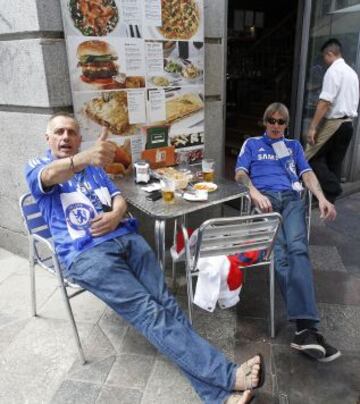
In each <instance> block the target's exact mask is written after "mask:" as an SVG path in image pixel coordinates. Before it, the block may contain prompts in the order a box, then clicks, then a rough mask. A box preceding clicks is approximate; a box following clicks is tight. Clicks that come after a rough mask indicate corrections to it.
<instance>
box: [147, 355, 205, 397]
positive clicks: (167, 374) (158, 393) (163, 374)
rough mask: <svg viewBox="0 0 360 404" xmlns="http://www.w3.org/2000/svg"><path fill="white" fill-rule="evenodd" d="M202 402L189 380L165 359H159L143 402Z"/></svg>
mask: <svg viewBox="0 0 360 404" xmlns="http://www.w3.org/2000/svg"><path fill="white" fill-rule="evenodd" d="M170 402H171V403H176V404H189V403H191V404H200V403H201V401H200V399H199V397H198V396H197V394H196V393H195V391H194V390H193V388H192V387H191V385H190V383H189V382H188V380H187V379H186V378H185V376H183V375H182V374H181V373H180V371H179V370H178V369H177V368H176V367H175V366H174V365H172V364H171V363H170V362H168V361H165V360H162V359H160V360H157V361H156V362H155V365H154V369H153V371H152V374H151V376H150V379H149V381H148V384H147V386H146V389H145V392H144V395H143V399H142V403H143V404H169V403H170Z"/></svg>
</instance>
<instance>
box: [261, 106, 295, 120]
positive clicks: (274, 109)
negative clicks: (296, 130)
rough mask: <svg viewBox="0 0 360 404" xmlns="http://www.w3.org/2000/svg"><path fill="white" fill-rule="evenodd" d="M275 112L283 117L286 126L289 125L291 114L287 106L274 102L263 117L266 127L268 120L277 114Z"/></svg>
mask: <svg viewBox="0 0 360 404" xmlns="http://www.w3.org/2000/svg"><path fill="white" fill-rule="evenodd" d="M275 112H278V113H279V114H280V115H281V116H282V117H283V119H284V120H285V121H286V125H288V124H289V120H290V114H289V110H288V108H287V106H286V105H284V104H282V103H281V102H273V103H272V104H270V105H269V106H268V107H267V108H266V110H265V112H264V116H263V124H264V125H266V121H267V119H268V118H271V117H272V116H273V115H274V114H275Z"/></svg>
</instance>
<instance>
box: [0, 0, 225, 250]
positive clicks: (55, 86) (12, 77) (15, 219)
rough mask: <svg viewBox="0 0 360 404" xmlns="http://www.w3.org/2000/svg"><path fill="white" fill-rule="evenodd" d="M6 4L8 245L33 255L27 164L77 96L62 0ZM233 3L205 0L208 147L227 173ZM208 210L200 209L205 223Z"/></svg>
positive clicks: (0, 230) (3, 109)
mask: <svg viewBox="0 0 360 404" xmlns="http://www.w3.org/2000/svg"><path fill="white" fill-rule="evenodd" d="M3 3H4V4H3V7H2V10H1V11H0V60H1V64H0V66H1V80H0V120H1V126H0V138H1V148H0V178H1V180H0V247H2V248H5V249H8V250H10V251H12V252H14V253H17V254H21V255H26V254H27V248H28V245H27V239H26V236H25V233H24V230H23V225H22V221H21V218H20V214H19V209H18V199H19V196H20V195H21V194H23V193H24V192H25V191H26V190H27V187H26V184H25V181H24V176H23V170H24V165H25V163H26V161H27V160H28V159H29V158H31V157H33V156H36V155H40V154H43V152H44V150H45V149H46V144H45V142H44V136H43V133H44V130H45V127H46V121H47V119H48V117H49V116H50V115H51V114H52V113H54V112H56V111H57V110H69V111H71V109H72V102H71V92H70V85H69V77H68V70H67V59H66V52H65V44H64V38H63V37H64V35H63V28H62V21H61V12H60V2H59V0H21V1H16V2H10V1H9V2H7V1H6V2H5V1H4V2H3ZM225 7H226V2H224V0H205V36H206V47H205V58H206V82H205V86H206V91H205V92H206V112H205V115H206V145H205V146H206V155H207V156H208V157H214V158H216V160H217V162H218V165H217V167H218V169H219V171H220V170H221V168H222V165H223V150H224V133H223V122H224V108H223V105H224V103H223V93H222V91H223V87H222V86H223V80H224V47H223V44H224V31H225V29H224V26H225V21H226V19H225ZM207 214H208V213H207ZM201 216H202V215H200V216H198V215H197V221H199V220H201V218H202V217H201ZM203 217H205V213H204V215H203ZM140 219H141V218H140ZM142 222H145V221H144V220H142ZM147 223H148V221H147ZM143 231H145V234H146V235H147V236H148V238H149V240H150V241H151V238H152V225H151V224H150V223H148V224H147V226H145V225H144V228H143Z"/></svg>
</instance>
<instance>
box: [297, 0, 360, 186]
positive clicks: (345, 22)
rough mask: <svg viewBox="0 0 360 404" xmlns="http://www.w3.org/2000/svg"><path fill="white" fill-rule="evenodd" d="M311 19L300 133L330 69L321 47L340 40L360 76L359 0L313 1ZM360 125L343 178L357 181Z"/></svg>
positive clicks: (355, 133) (359, 172) (351, 64)
mask: <svg viewBox="0 0 360 404" xmlns="http://www.w3.org/2000/svg"><path fill="white" fill-rule="evenodd" d="M311 3H312V4H311V19H310V27H309V41H308V53H307V65H306V78H305V83H304V97H303V106H302V119H301V131H300V134H301V135H304V134H305V133H306V131H307V128H308V125H309V123H310V120H311V118H312V117H313V115H314V112H315V107H316V103H317V101H318V99H319V94H320V90H321V85H322V79H323V76H324V74H325V71H326V66H325V65H324V63H323V61H322V56H321V51H320V48H321V46H322V44H323V43H324V42H325V41H326V40H327V39H329V38H337V39H338V40H339V41H340V42H341V44H342V46H343V56H344V59H345V61H346V62H347V63H348V64H349V65H350V66H351V67H352V68H353V69H354V70H355V71H357V73H358V74H359V73H360V68H359V60H360V52H359V48H360V42H359V40H360V2H359V0H317V1H312V2H311ZM359 145H360V139H359V124H358V120H356V121H355V122H354V136H353V139H352V145H351V146H350V147H349V151H348V155H347V157H346V161H345V162H344V168H343V176H344V178H345V179H346V180H353V179H355V178H358V177H359V175H360V168H359V167H358V166H359V165H360V159H359V157H358V155H359V153H358V151H359V147H360V146H359Z"/></svg>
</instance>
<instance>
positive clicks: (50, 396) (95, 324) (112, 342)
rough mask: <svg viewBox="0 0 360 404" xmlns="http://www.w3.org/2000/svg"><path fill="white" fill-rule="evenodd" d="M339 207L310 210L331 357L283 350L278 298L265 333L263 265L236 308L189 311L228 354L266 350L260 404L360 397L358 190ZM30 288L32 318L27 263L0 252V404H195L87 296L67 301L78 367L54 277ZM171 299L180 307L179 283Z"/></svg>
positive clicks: (351, 402) (138, 341) (333, 403)
mask: <svg viewBox="0 0 360 404" xmlns="http://www.w3.org/2000/svg"><path fill="white" fill-rule="evenodd" d="M337 207H338V212H339V216H338V219H337V220H336V222H334V223H331V224H324V223H322V222H321V221H320V220H319V219H318V214H317V212H316V211H314V214H313V225H312V234H311V256H312V260H313V265H314V270H315V272H314V274H315V281H316V289H317V296H318V301H319V308H320V312H321V318H322V326H321V330H322V331H323V333H324V334H325V335H326V337H327V338H328V340H329V341H330V342H331V343H333V344H334V345H336V346H337V347H338V348H339V349H341V351H342V353H343V356H342V357H341V358H339V359H338V360H337V361H335V362H333V363H328V364H323V363H317V362H314V361H312V360H310V359H307V358H306V357H304V356H302V355H301V354H298V353H297V352H293V351H291V350H290V348H289V342H290V339H291V337H292V332H293V329H292V328H291V326H289V325H288V324H287V322H286V320H285V316H284V309H283V306H282V302H281V299H280V297H279V296H277V306H276V312H277V336H276V338H275V339H274V340H271V339H270V338H269V337H268V323H267V307H268V303H267V301H268V293H267V280H266V273H265V271H262V270H257V271H256V272H251V273H250V272H249V273H248V276H247V282H246V285H245V288H244V291H243V293H242V296H241V302H240V304H239V305H238V306H237V308H235V309H231V310H225V311H221V310H217V311H216V312H215V314H208V313H204V312H200V310H196V313H195V327H196V329H197V330H198V331H199V332H200V333H201V334H202V335H203V336H205V337H206V338H208V339H209V340H210V341H212V342H213V343H214V344H215V345H217V346H218V347H219V348H221V349H223V350H224V351H225V352H226V354H227V355H228V356H229V357H230V358H231V359H233V360H236V361H238V362H241V361H243V360H244V359H246V358H248V357H250V356H251V355H253V354H254V353H256V352H262V353H263V354H264V356H265V358H266V363H267V379H266V383H265V386H264V388H263V389H261V392H258V393H257V401H256V403H257V404H265V403H266V404H267V403H279V404H286V403H288V404H304V403H309V404H323V403H324V404H325V403H326V404H340V403H341V404H356V403H357V400H358V399H359V397H360V264H359V262H360V249H359V248H358V246H359V239H360V216H359V213H358V212H359V211H360V193H357V194H353V195H351V196H348V197H346V198H345V199H342V200H340V201H339V202H338V204H337ZM227 213H231V212H230V211H228V212H227ZM37 290H38V306H39V316H38V317H37V318H31V317H30V315H29V312H30V305H29V295H30V294H29V280H28V268H27V261H26V260H25V259H23V258H20V257H17V256H14V255H12V254H11V253H8V252H6V251H4V250H0V404H20V403H21V404H22V403H24V404H25V403H26V404H32V403H33V404H39V403H44V404H47V403H56V404H63V403H64V404H65V403H66V404H69V403H74V404H83V403H84V404H85V403H86V404H88V403H96V404H100V403H102V404H113V403H114V404H115V403H129V404H130V403H132V404H133V403H142V404H153V403H154V404H155V403H156V404H167V403H170V402H171V403H176V404H178V403H179V404H181V403H184V404H188V403H199V402H200V401H199V399H198V398H197V396H196V394H195V393H194V391H193V390H192V388H191V386H190V385H189V383H188V382H187V380H186V379H185V378H184V377H183V376H182V375H181V374H180V373H179V371H178V370H177V369H176V368H175V367H174V366H173V365H171V364H170V363H169V362H168V361H167V360H166V359H165V358H164V357H162V356H161V355H159V354H158V353H157V352H156V351H155V349H154V348H153V347H152V346H151V345H149V344H148V343H147V342H146V341H145V340H144V338H143V337H141V336H140V335H138V334H137V332H135V331H134V330H133V329H132V328H131V327H129V326H128V325H127V324H126V323H125V322H124V321H123V320H121V319H120V318H119V317H118V316H116V315H115V314H114V313H113V312H112V311H111V310H109V309H107V308H106V307H105V306H104V305H103V304H102V303H101V302H100V301H99V300H97V299H96V298H95V297H93V296H91V295H90V294H88V293H86V294H83V295H80V296H79V297H77V298H75V299H74V300H73V303H72V304H73V308H74V312H75V316H76V319H77V323H78V325H79V330H80V335H81V339H82V341H83V342H84V345H85V352H86V356H87V358H88V361H89V362H88V364H86V365H85V366H82V365H81V364H80V363H79V361H78V359H77V355H76V351H75V349H74V345H73V339H72V335H71V329H70V327H69V324H68V322H67V319H66V316H65V312H64V310H63V307H62V302H61V300H60V295H59V293H58V291H57V288H56V281H55V279H54V278H53V277H50V276H49V275H48V274H46V273H44V271H39V276H38V281H37ZM177 296H178V298H179V301H180V302H181V303H182V304H184V303H185V296H184V288H183V287H181V288H180V290H179V292H178V295H177Z"/></svg>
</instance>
